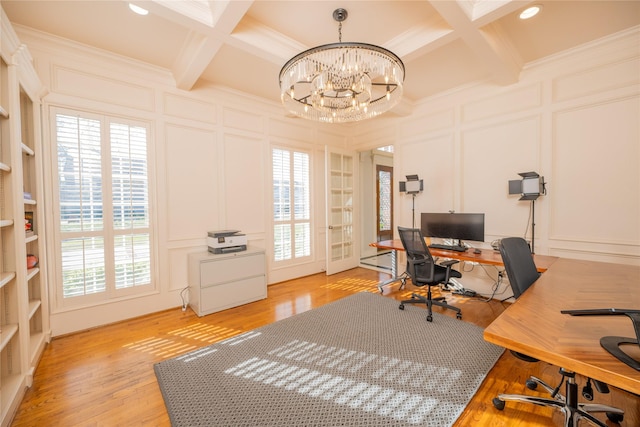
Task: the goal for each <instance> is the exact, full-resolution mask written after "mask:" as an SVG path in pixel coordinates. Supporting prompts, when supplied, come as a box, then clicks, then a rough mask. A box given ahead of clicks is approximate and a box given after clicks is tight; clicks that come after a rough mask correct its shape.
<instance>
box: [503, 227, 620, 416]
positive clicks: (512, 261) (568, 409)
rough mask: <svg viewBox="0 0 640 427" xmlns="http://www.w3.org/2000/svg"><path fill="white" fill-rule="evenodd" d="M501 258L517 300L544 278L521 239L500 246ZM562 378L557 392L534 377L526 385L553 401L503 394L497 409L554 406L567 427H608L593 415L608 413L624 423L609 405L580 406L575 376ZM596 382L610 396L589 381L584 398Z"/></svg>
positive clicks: (529, 359)
mask: <svg viewBox="0 0 640 427" xmlns="http://www.w3.org/2000/svg"><path fill="white" fill-rule="evenodd" d="M500 254H501V255H502V261H503V262H504V268H505V270H506V272H507V277H508V278H509V283H510V284H511V289H513V296H514V298H516V299H517V298H519V297H520V295H522V294H523V293H524V292H525V291H526V290H527V289H529V287H530V286H531V285H533V283H534V282H535V281H536V280H537V279H538V277H540V273H538V271H537V269H536V265H535V263H534V261H533V256H532V254H531V250H530V249H529V244H528V243H527V242H526V240H524V239H522V238H519V237H508V238H505V239H502V241H501V242H500ZM511 353H512V354H513V355H514V356H516V357H517V358H519V359H522V360H525V361H527V362H538V359H535V358H533V357H530V356H527V355H526V354H522V353H518V352H515V351H511ZM560 374H561V375H562V378H561V380H560V384H558V386H557V387H555V388H553V387H551V386H550V385H548V384H547V383H545V382H544V381H542V380H541V379H539V378H537V377H534V376H531V377H529V379H528V380H527V381H526V383H525V384H526V386H527V388H529V389H530V390H535V389H536V388H537V387H538V386H541V387H543V388H544V389H545V390H547V391H548V392H549V394H550V395H551V398H544V397H539V396H526V395H518V394H500V395H498V396H497V397H495V398H494V399H493V406H495V407H496V408H497V409H499V410H503V409H504V407H505V402H506V401H517V402H528V403H534V404H536V405H541V406H551V407H553V408H555V409H558V410H560V411H562V412H563V413H564V414H565V424H564V425H565V427H577V426H578V422H579V421H580V419H585V420H586V421H588V422H590V423H591V424H593V425H596V426H600V427H606V424H604V423H602V422H601V421H600V420H598V419H597V418H595V417H594V416H593V415H591V414H590V412H605V413H606V415H607V418H609V420H611V421H613V422H620V421H622V419H623V416H624V411H622V410H620V409H618V408H614V407H611V406H607V405H599V404H595V403H594V404H592V403H578V386H577V384H576V382H575V373H574V372H571V371H566V370H564V369H562V368H560ZM565 379H566V381H567V382H566V388H565V390H566V396H563V395H562V394H561V393H559V390H560V387H561V386H562V384H563V382H564V381H565ZM591 381H593V383H594V385H595V387H596V389H597V390H598V391H599V392H600V393H608V392H609V389H608V387H607V385H606V384H604V383H602V382H600V381H596V380H591V379H590V378H589V379H587V384H586V385H585V386H584V388H583V390H582V396H583V397H584V398H585V399H586V400H589V401H590V400H592V399H593V389H592V387H591Z"/></svg>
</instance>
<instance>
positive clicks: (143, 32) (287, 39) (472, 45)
mask: <svg viewBox="0 0 640 427" xmlns="http://www.w3.org/2000/svg"><path fill="white" fill-rule="evenodd" d="M0 4H1V5H2V8H3V9H4V10H5V12H6V14H7V16H8V17H9V20H10V21H11V22H12V23H13V24H14V26H15V27H16V28H17V29H18V30H19V29H20V28H21V27H22V26H24V27H30V28H32V29H36V30H38V31H42V32H45V33H49V34H52V35H55V36H57V37H62V38H65V39H70V40H74V41H77V42H80V43H83V44H85V45H89V46H93V47H96V48H99V49H102V50H105V51H109V52H111V53H115V54H118V55H122V56H125V57H128V58H133V59H135V60H139V61H143V62H145V63H149V64H153V65H156V66H159V67H163V68H166V69H168V70H170V71H171V73H172V75H173V76H174V78H175V81H176V86H177V87H179V88H182V89H185V90H190V89H192V88H194V87H197V86H198V85H200V84H202V83H203V82H209V83H213V84H217V85H223V86H227V87H231V88H234V89H237V90H241V91H243V92H247V93H250V94H253V95H256V96H260V97H264V98H267V99H271V100H274V101H277V100H278V99H279V84H278V75H279V71H280V68H281V67H282V66H283V65H284V63H285V62H286V61H287V60H288V59H290V58H291V57H292V56H294V55H296V54H297V53H299V52H301V51H303V50H305V49H308V48H310V47H314V46H317V45H322V44H327V43H334V42H337V41H338V24H337V22H336V21H334V20H333V17H332V13H333V11H334V10H335V9H336V8H340V7H341V8H345V9H346V10H347V12H348V14H349V16H348V18H347V20H346V21H345V22H344V23H343V28H342V40H343V41H351V42H365V43H371V44H377V45H380V46H383V47H385V48H387V49H389V50H391V51H393V52H394V53H396V54H397V55H398V56H400V58H401V59H402V60H403V61H404V63H405V67H406V79H405V99H406V100H408V101H415V100H419V99H421V98H424V97H426V96H430V95H433V94H436V93H439V92H442V91H446V90H449V89H452V88H454V87H457V86H460V85H465V84H470V83H473V82H476V81H480V80H490V81H492V82H494V83H496V84H498V85H506V84H510V83H514V82H516V81H517V80H518V78H519V74H520V72H521V70H522V68H523V66H525V64H527V63H530V62H532V61H536V60H538V59H540V58H543V57H545V56H548V55H551V54H554V53H557V52H561V51H563V50H566V49H570V48H572V47H575V46H577V45H581V44H583V43H586V42H589V41H592V40H596V39H598V38H601V37H604V36H606V35H609V34H612V33H616V32H619V31H622V30H625V29H628V28H631V27H634V26H637V25H640V1H637V0H624V1H615V0H602V1H589V0H585V1H577V0H572V1H561V0H541V1H537V2H531V1H517V0H438V1H436V0H425V1H421V0H412V1H365V0H359V1H333V0H327V1H286V0H283V1H268V0H256V1H235V0H233V1H205V0H154V1H135V4H137V5H138V6H141V7H143V8H146V9H148V10H149V14H148V15H146V16H140V15H136V14H134V13H133V12H132V11H131V10H130V9H129V7H128V3H127V2H125V1H122V0H108V1H95V0H89V1H88V0H70V1H57V0H19V1H12V0H2V1H1V2H0ZM531 4H539V5H542V11H541V12H540V13H539V14H538V15H537V16H535V17H534V18H531V19H529V20H520V19H519V18H518V14H519V13H520V11H522V10H523V9H524V8H525V7H526V6H527V5H531Z"/></svg>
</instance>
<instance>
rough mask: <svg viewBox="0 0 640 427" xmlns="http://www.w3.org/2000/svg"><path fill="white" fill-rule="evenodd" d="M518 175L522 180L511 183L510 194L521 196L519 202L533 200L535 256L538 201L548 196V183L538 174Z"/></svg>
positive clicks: (532, 242)
mask: <svg viewBox="0 0 640 427" xmlns="http://www.w3.org/2000/svg"><path fill="white" fill-rule="evenodd" d="M518 175H520V176H521V177H522V179H517V180H511V181H509V194H520V195H521V197H520V199H519V200H531V253H532V254H535V253H536V252H535V249H534V242H535V237H536V234H535V233H536V231H535V230H536V200H537V199H538V197H540V196H542V195H545V194H547V188H546V184H547V183H546V182H544V177H543V176H540V175H539V174H538V173H536V172H521V173H519V174H518ZM525 237H526V233H525Z"/></svg>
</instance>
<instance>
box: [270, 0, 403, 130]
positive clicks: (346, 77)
mask: <svg viewBox="0 0 640 427" xmlns="http://www.w3.org/2000/svg"><path fill="white" fill-rule="evenodd" d="M333 19H335V20H336V21H337V22H338V35H339V42H338V43H331V44H325V45H322V46H317V47H314V48H311V49H309V50H306V51H304V52H302V53H300V54H298V55H296V56H294V57H293V58H291V59H290V60H289V61H288V62H287V63H286V64H284V67H282V70H280V98H281V100H282V104H283V105H284V106H285V108H286V109H287V110H288V111H290V112H291V113H293V114H295V115H296V116H299V117H303V118H305V119H310V120H316V121H319V122H326V123H345V122H354V121H358V120H364V119H368V118H371V117H375V116H377V115H380V114H382V113H384V112H386V111H388V110H389V109H391V108H393V107H394V106H395V105H396V104H397V103H398V102H399V101H400V98H402V83H403V81H404V64H403V63H402V60H401V59H400V58H398V57H397V56H396V55H395V54H394V53H393V52H390V51H388V50H387V49H384V48H382V47H380V46H375V45H371V44H367V43H346V42H345V43H343V42H342V21H344V20H345V19H347V11H346V10H344V9H336V10H335V11H334V12H333Z"/></svg>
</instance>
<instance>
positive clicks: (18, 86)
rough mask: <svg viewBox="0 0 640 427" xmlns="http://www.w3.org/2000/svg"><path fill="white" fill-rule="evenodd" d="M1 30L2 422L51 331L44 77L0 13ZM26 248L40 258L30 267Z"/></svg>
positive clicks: (26, 384)
mask: <svg viewBox="0 0 640 427" xmlns="http://www.w3.org/2000/svg"><path fill="white" fill-rule="evenodd" d="M0 11H1V10H0ZM0 34H1V36H2V39H3V43H2V44H1V49H0V425H1V426H8V425H9V424H10V423H11V420H12V418H13V416H14V414H15V411H16V409H17V407H18V406H19V404H20V401H21V400H22V397H23V395H24V393H25V391H26V388H27V387H30V386H31V384H32V382H33V374H34V372H35V369H36V367H37V364H38V362H39V360H40V357H41V355H42V352H43V351H44V348H45V346H46V344H47V342H48V341H49V340H50V337H51V333H50V327H49V311H48V307H49V304H48V300H47V296H48V292H47V288H46V277H44V276H43V274H42V272H43V271H45V269H44V265H45V247H44V242H45V239H44V236H45V233H44V221H38V219H40V218H44V211H43V203H42V201H40V200H39V199H38V198H39V196H41V195H42V190H41V189H42V188H43V178H42V159H41V156H40V153H41V133H40V126H41V117H40V114H41V111H40V108H41V103H40V98H41V96H42V95H41V93H42V84H41V83H40V81H39V79H38V77H37V75H36V74H35V70H34V68H33V65H32V63H31V57H30V56H29V54H28V51H27V50H26V48H25V47H24V45H22V44H20V43H19V41H18V39H17V36H16V35H15V33H14V32H13V29H12V28H11V26H10V24H9V22H8V19H7V17H6V15H5V14H4V12H2V14H1V25H0ZM27 193H28V194H27ZM27 217H28V218H29V222H30V224H31V228H32V232H31V233H28V234H27V232H26V223H27V220H26V219H27ZM27 254H33V255H35V256H36V257H37V259H38V260H39V262H38V264H37V265H30V266H28V264H27Z"/></svg>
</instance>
